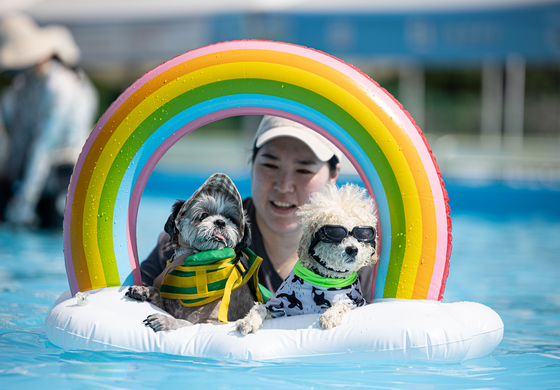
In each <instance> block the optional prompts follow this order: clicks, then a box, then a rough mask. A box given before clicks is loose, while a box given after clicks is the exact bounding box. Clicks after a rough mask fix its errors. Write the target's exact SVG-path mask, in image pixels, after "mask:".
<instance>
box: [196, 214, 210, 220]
mask: <svg viewBox="0 0 560 390" xmlns="http://www.w3.org/2000/svg"><path fill="white" fill-rule="evenodd" d="M206 218H208V213H202V214H201V215H200V217H198V221H199V222H200V221H204V220H205V219H206Z"/></svg>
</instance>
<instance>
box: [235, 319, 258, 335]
mask: <svg viewBox="0 0 560 390" xmlns="http://www.w3.org/2000/svg"><path fill="white" fill-rule="evenodd" d="M235 329H237V331H238V332H239V333H241V334H242V335H243V336H247V335H248V334H249V333H257V331H258V330H259V326H257V325H255V324H254V323H252V322H251V321H250V320H249V319H247V318H243V319H241V320H237V321H236V322H235Z"/></svg>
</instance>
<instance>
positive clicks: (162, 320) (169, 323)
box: [144, 313, 192, 332]
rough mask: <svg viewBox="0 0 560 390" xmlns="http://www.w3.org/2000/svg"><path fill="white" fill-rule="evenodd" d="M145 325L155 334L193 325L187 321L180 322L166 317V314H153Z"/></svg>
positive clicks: (145, 321)
mask: <svg viewBox="0 0 560 390" xmlns="http://www.w3.org/2000/svg"><path fill="white" fill-rule="evenodd" d="M144 325H146V326H149V327H150V328H152V329H153V330H154V332H161V331H165V330H175V329H179V328H182V327H185V326H191V325H192V323H190V322H189V321H186V320H178V319H176V318H173V317H170V316H166V315H165V314H159V313H158V314H152V315H149V316H148V317H147V318H146V319H145V320H144Z"/></svg>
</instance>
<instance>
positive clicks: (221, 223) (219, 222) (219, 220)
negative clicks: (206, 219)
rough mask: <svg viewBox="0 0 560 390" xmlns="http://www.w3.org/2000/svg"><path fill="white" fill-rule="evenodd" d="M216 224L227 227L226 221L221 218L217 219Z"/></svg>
mask: <svg viewBox="0 0 560 390" xmlns="http://www.w3.org/2000/svg"><path fill="white" fill-rule="evenodd" d="M214 225H216V226H217V227H219V228H225V227H226V223H225V222H224V221H222V220H221V219H217V220H215V221H214Z"/></svg>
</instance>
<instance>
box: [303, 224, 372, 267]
mask: <svg viewBox="0 0 560 390" xmlns="http://www.w3.org/2000/svg"><path fill="white" fill-rule="evenodd" d="M331 222H333V221H331ZM335 226H344V227H345V228H346V230H347V231H348V232H352V230H353V229H354V227H356V226H358V227H362V226H364V225H363V221H360V220H356V219H349V220H346V221H345V223H344V224H341V223H340V221H339V222H337V223H336V225H335ZM311 252H312V253H313V254H314V256H312V257H311V258H312V259H313V262H314V263H313V266H312V268H313V271H314V272H315V273H317V274H319V275H321V276H325V277H330V278H341V277H346V276H348V275H349V274H350V273H351V272H352V271H357V270H359V269H360V268H362V267H363V266H365V265H368V264H370V263H371V262H372V259H374V257H375V247H374V244H373V243H371V242H364V241H361V240H358V239H356V238H355V237H353V236H352V235H351V234H348V236H347V237H346V238H344V239H343V240H342V241H341V242H322V241H319V242H318V243H317V244H316V245H315V246H314V247H313V248H311Z"/></svg>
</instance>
